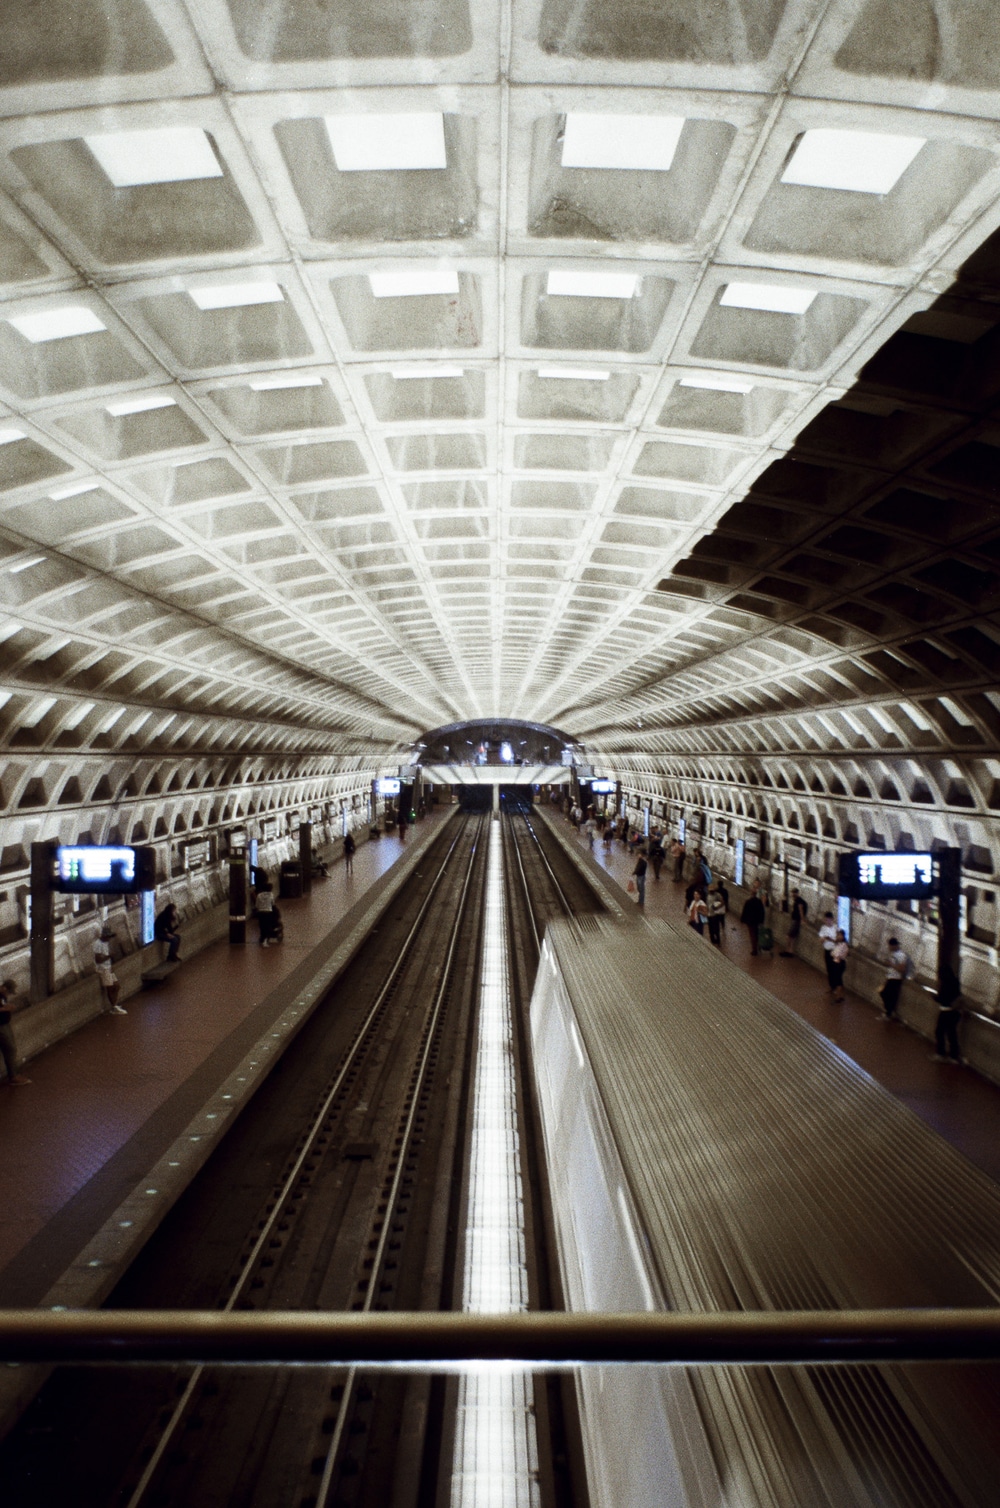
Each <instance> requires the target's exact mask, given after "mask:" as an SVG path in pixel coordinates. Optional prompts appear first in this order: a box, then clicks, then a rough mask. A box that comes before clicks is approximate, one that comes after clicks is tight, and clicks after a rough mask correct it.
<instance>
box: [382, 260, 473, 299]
mask: <svg viewBox="0 0 1000 1508" xmlns="http://www.w3.org/2000/svg"><path fill="white" fill-rule="evenodd" d="M368 282H369V284H370V285H371V290H372V294H373V295H374V297H375V298H415V297H418V296H420V295H422V294H435V293H445V294H448V293H457V292H458V273H457V272H454V271H453V270H452V269H451V268H450V267H420V268H414V269H413V270H412V271H409V272H370V273H369V274H368Z"/></svg>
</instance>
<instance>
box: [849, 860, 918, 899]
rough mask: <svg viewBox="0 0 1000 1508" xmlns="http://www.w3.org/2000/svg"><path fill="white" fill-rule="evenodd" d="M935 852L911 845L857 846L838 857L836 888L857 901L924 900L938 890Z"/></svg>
mask: <svg viewBox="0 0 1000 1508" xmlns="http://www.w3.org/2000/svg"><path fill="white" fill-rule="evenodd" d="M937 889H938V886H937V875H936V874H935V865H934V855H933V854H931V853H913V852H912V850H910V849H902V850H886V849H876V850H875V852H874V853H865V852H863V851H861V852H859V851H857V850H855V851H854V852H853V853H844V854H841V855H840V859H839V860H838V872H837V892H838V894H839V895H843V896H850V897H852V898H853V899H854V900H858V901H887V900H925V899H927V898H929V897H930V896H932V895H936V894H937Z"/></svg>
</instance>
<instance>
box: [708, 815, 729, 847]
mask: <svg viewBox="0 0 1000 1508" xmlns="http://www.w3.org/2000/svg"><path fill="white" fill-rule="evenodd" d="M712 837H713V839H714V840H715V842H716V843H728V842H729V823H728V822H727V821H726V819H725V818H724V817H713V819H712Z"/></svg>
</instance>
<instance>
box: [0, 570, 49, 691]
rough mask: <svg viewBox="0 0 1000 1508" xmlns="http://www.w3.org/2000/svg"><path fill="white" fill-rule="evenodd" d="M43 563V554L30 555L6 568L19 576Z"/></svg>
mask: <svg viewBox="0 0 1000 1508" xmlns="http://www.w3.org/2000/svg"><path fill="white" fill-rule="evenodd" d="M44 563H45V556H44V555H31V556H29V557H28V559H27V560H19V561H18V562H17V564H16V565H12V566H8V567H7V569H8V570H9V571H10V574H11V575H12V576H19V575H20V574H21V572H22V571H30V570H31V567H32V566H36V565H43V564H44ZM52 705H53V703H52V702H50V703H49V706H50V707H51V706H52Z"/></svg>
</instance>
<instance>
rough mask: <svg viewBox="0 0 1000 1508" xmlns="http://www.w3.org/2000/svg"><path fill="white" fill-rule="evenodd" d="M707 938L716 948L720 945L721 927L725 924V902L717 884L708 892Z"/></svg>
mask: <svg viewBox="0 0 1000 1508" xmlns="http://www.w3.org/2000/svg"><path fill="white" fill-rule="evenodd" d="M706 904H707V906H708V938H709V941H710V942H711V943H712V945H713V946H714V947H716V948H721V947H722V929H723V927H724V926H725V924H726V902H725V900H724V898H723V896H722V894H721V892H720V888H719V886H718V885H713V886H712V888H711V890H710V891H709V892H708V897H707V901H706Z"/></svg>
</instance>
